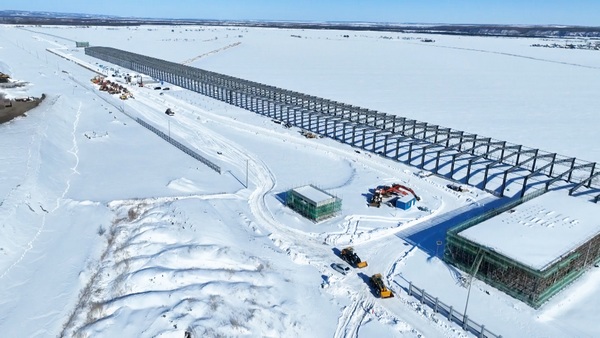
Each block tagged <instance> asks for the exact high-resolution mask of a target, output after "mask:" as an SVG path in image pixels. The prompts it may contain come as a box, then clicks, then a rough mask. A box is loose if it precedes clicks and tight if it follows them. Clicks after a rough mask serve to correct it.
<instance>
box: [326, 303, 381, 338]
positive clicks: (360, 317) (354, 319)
mask: <svg viewBox="0 0 600 338" xmlns="http://www.w3.org/2000/svg"><path fill="white" fill-rule="evenodd" d="M365 298H366V297H365V296H364V295H361V296H360V297H359V298H357V299H354V300H353V301H352V304H351V305H349V306H346V307H345V308H344V311H343V312H342V315H341V316H340V318H339V319H338V324H337V328H336V330H335V333H334V334H333V337H334V338H358V331H359V329H360V327H361V325H362V323H363V322H364V320H365V317H366V316H367V314H368V313H369V311H370V310H371V309H372V308H373V300H371V301H366V300H365Z"/></svg>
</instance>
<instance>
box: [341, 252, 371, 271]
mask: <svg viewBox="0 0 600 338" xmlns="http://www.w3.org/2000/svg"><path fill="white" fill-rule="evenodd" d="M340 257H341V258H342V259H343V260H344V261H346V263H348V264H350V265H351V266H352V267H355V268H359V269H361V268H364V267H366V266H367V265H369V264H367V262H366V261H361V260H360V257H358V255H357V254H356V253H355V252H354V248H352V247H347V248H345V249H343V250H342V252H341V253H340Z"/></svg>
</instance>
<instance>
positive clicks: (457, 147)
mask: <svg viewBox="0 0 600 338" xmlns="http://www.w3.org/2000/svg"><path fill="white" fill-rule="evenodd" d="M85 53H86V54H87V55H90V56H93V57H96V58H99V59H102V60H105V61H107V62H110V63H114V64H117V65H120V66H122V67H125V68H129V69H132V70H135V71H137V72H140V73H144V74H148V75H150V76H152V77H154V78H157V79H161V80H164V81H166V82H169V83H172V84H174V85H177V86H181V87H183V88H186V89H190V90H193V91H196V92H199V93H201V94H203V95H207V96H210V97H213V98H216V99H219V100H221V101H224V102H227V103H231V104H233V102H234V98H233V96H234V95H235V96H236V99H235V102H236V105H237V104H238V102H245V101H244V98H243V97H244V96H251V97H254V98H255V100H257V101H258V100H261V98H262V100H265V101H269V104H268V105H267V106H268V107H269V108H268V109H270V107H271V105H272V106H273V107H283V106H285V107H286V109H289V110H293V111H296V110H298V111H300V110H304V111H305V113H306V112H309V113H316V114H322V115H327V116H331V117H334V116H335V117H337V118H339V120H336V121H338V122H340V123H337V122H336V123H334V128H335V126H337V125H342V126H343V127H344V128H347V125H348V123H353V124H354V125H355V126H364V127H368V128H369V129H368V130H372V131H373V133H375V132H376V131H377V130H380V131H389V132H391V133H392V135H396V134H398V133H399V134H402V135H403V136H405V137H409V138H411V139H413V140H414V141H413V142H410V145H409V163H410V161H411V160H412V157H413V156H412V150H413V149H412V148H413V145H416V144H419V145H424V147H428V148H427V149H429V144H438V145H440V146H442V147H444V148H448V149H449V150H448V151H455V152H456V154H455V155H453V160H452V167H454V161H456V159H457V158H458V157H460V156H464V155H467V154H470V155H475V150H476V149H479V148H481V147H483V146H487V149H486V151H485V152H483V153H480V154H478V155H477V156H473V158H472V159H469V161H470V164H469V168H470V166H471V164H472V163H473V162H474V161H475V159H477V160H478V159H488V160H491V161H493V162H492V163H491V164H488V165H487V166H486V179H484V187H485V184H486V183H487V182H485V180H487V172H488V170H489V169H490V166H492V165H495V164H499V163H501V164H508V165H514V166H518V167H521V168H522V169H525V170H527V171H529V172H530V173H532V172H534V171H535V168H531V169H529V168H527V167H523V164H524V163H525V161H524V162H521V163H520V162H519V157H520V155H521V154H526V153H529V152H530V151H531V150H530V149H525V150H523V151H522V149H521V148H525V147H523V146H521V145H511V144H507V143H506V142H505V141H497V140H492V139H491V138H489V137H483V136H479V135H476V134H471V133H466V132H464V131H460V130H455V129H451V128H447V127H442V126H438V125H435V124H429V123H427V122H422V121H418V120H414V119H409V118H406V117H399V116H396V115H390V114H386V113H382V112H378V111H374V110H369V109H366V108H361V107H357V106H353V105H349V104H345V103H341V102H337V101H334V100H330V99H325V98H320V97H316V96H312V95H307V94H303V93H299V92H294V91H291V90H286V89H282V88H278V87H275V86H270V85H266V84H262V83H258V82H253V81H249V80H244V79H240V78H236V77H233V76H229V75H224V74H219V73H216V72H212V71H207V70H203V69H199V68H194V67H191V66H187V65H182V64H178V63H174V62H169V61H165V60H160V59H157V58H153V57H149V56H145V55H140V54H135V53H131V52H127V51H123V50H119V49H114V48H110V47H88V48H86V49H85ZM243 106H245V105H243ZM244 108H245V109H249V110H251V111H254V112H259V111H260V112H259V113H261V114H262V115H269V114H265V113H264V112H263V111H262V107H261V108H260V109H259V108H258V107H252V106H251V107H244ZM275 109H276V108H275ZM330 121H333V120H330ZM390 124H391V126H390ZM365 129H366V128H365ZM363 134H364V135H363V136H366V130H365V131H364V132H363ZM332 135H338V133H337V130H334V131H333V133H332ZM378 135H380V136H382V137H383V136H384V135H385V134H378ZM388 136H389V135H385V139H386V140H387V139H388ZM344 137H345V136H344ZM432 138H433V139H434V141H433V142H431V139H432ZM456 139H458V140H459V141H458V142H457V143H454V144H453V143H451V142H452V140H456ZM398 140H399V139H398ZM470 142H472V143H473V146H472V147H471V148H468V149H465V150H463V149H462V146H463V145H464V144H467V143H470ZM362 145H363V148H364V146H365V141H363V143H362ZM398 145H400V141H398ZM496 145H498V146H499V147H496ZM490 147H492V149H490ZM513 147H516V148H518V149H519V150H518V151H517V152H515V153H512V154H511V155H509V156H506V157H505V156H504V151H505V150H508V149H511V148H513ZM384 148H386V149H387V143H386V145H385V147H384ZM422 149H423V148H422ZM498 149H501V150H502V155H501V156H500V159H499V160H496V159H495V158H493V157H492V156H491V155H492V154H493V153H496V152H497V151H498ZM422 151H425V150H422ZM536 151H537V150H536ZM445 152H446V151H445V150H443V151H442V150H440V151H438V155H441V154H442V153H445ZM514 155H517V160H516V162H515V163H511V162H510V161H507V160H508V159H509V158H511V157H512V156H514ZM396 159H397V158H396ZM397 160H398V159H397ZM461 160H462V159H461ZM422 162H423V160H422V161H421V163H422ZM527 162H528V161H527ZM584 165H591V166H592V167H594V166H595V163H590V162H585V163H584ZM438 168H439V158H438V159H437V160H436V170H437V169H438ZM512 170H516V168H515V169H512ZM512 170H511V171H512ZM469 171H470V170H469ZM452 172H453V170H451V172H450V175H452ZM571 172H572V171H571ZM597 175H598V174H597V173H594V170H593V169H592V170H591V172H590V175H589V176H588V177H583V178H582V177H577V178H576V179H575V180H572V178H573V177H572V175H571V173H569V174H568V177H567V179H566V181H567V182H569V183H574V184H576V187H574V188H573V189H572V190H571V193H572V192H574V191H575V190H576V189H578V188H580V187H582V186H586V187H587V188H592V186H593V185H594V180H593V179H594V178H595V177H596V176H597ZM527 176H529V175H527ZM564 176H565V173H562V174H560V176H552V175H550V177H551V180H554V179H557V178H559V179H564ZM524 177H526V176H524ZM549 186H550V185H549V184H548V185H547V187H549ZM594 188H598V187H596V186H594Z"/></svg>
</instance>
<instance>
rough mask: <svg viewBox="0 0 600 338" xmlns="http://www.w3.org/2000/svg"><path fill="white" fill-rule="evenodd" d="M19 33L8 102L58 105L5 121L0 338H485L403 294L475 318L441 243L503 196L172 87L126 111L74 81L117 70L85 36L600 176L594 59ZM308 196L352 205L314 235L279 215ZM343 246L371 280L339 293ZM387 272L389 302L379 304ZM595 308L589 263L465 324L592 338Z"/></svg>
mask: <svg viewBox="0 0 600 338" xmlns="http://www.w3.org/2000/svg"><path fill="white" fill-rule="evenodd" d="M24 28H25V29H22V28H17V27H14V26H1V27H0V71H1V72H4V73H8V74H9V75H11V77H12V78H13V79H15V80H20V81H26V82H28V85H27V86H25V87H20V88H13V89H3V92H4V93H5V94H7V96H8V97H16V98H18V97H24V96H40V95H41V94H42V93H45V94H46V95H47V96H48V97H47V99H46V100H45V101H44V102H43V103H42V104H41V105H40V106H39V107H38V108H36V109H34V110H32V111H30V112H29V113H28V114H27V116H23V117H19V118H17V119H15V120H13V121H11V122H9V123H6V124H2V125H0V159H1V161H2V162H1V163H2V166H0V171H1V172H2V175H0V336H1V337H23V336H24V337H56V336H61V337H113V336H123V337H183V336H184V332H186V331H187V332H190V333H192V335H193V337H219V336H221V337H222V336H226V337H229V336H253V337H254V336H268V337H283V336H286V337H336V338H337V337H375V336H381V337H388V336H389V337H466V336H470V334H469V333H467V332H465V331H463V330H462V329H461V328H460V327H459V326H458V325H456V324H454V323H450V322H448V321H447V320H446V319H445V318H444V317H443V316H441V315H439V314H435V313H433V310H432V309H430V308H428V307H425V306H423V305H421V304H420V303H419V302H418V301H417V300H416V299H415V298H413V297H410V296H408V295H407V294H406V290H405V288H406V287H407V285H408V282H409V281H410V282H413V283H414V284H415V285H417V286H418V287H419V288H424V289H426V290H427V292H428V293H430V294H433V295H434V296H436V297H439V299H440V300H441V301H443V302H445V303H446V304H449V305H452V306H453V307H454V308H455V309H458V310H459V311H461V312H462V311H463V310H464V307H465V300H466V297H467V289H466V288H465V287H464V285H463V283H462V282H461V281H462V280H463V279H464V276H461V274H463V273H461V272H460V271H457V270H456V269H455V268H453V267H451V266H448V265H446V264H445V263H444V262H442V261H441V260H440V259H439V256H441V254H442V250H443V247H440V245H438V241H443V240H444V236H445V230H446V229H447V228H448V227H449V226H451V225H452V224H448V223H450V222H448V220H451V219H452V218H453V217H455V216H457V215H460V214H462V213H468V212H469V211H471V210H472V209H473V208H476V207H478V206H481V205H485V204H489V203H494V202H497V198H495V197H493V196H491V195H490V194H488V193H485V192H482V191H479V190H477V189H470V191H469V192H464V193H459V192H455V191H452V190H450V189H448V188H447V187H446V184H448V183H449V182H447V181H445V180H443V179H441V178H439V177H435V176H429V177H423V176H420V175H419V174H418V173H419V170H418V169H416V168H412V167H407V166H404V165H402V164H399V163H395V162H392V161H389V160H385V159H383V158H380V157H378V156H375V155H373V156H371V154H368V153H365V152H362V151H361V152H356V151H355V149H352V148H350V147H348V146H346V145H342V144H340V143H338V142H336V141H333V140H329V139H307V138H305V137H303V136H302V135H300V133H299V130H298V129H296V128H291V129H285V128H283V127H282V126H281V125H279V124H275V123H273V122H272V121H271V120H270V119H266V118H263V117H260V116H258V115H255V114H253V113H250V112H248V111H245V110H242V109H239V108H236V107H233V106H228V105H226V104H224V103H222V102H218V101H215V100H212V99H209V98H206V97H203V96H201V95H199V94H196V93H192V92H189V91H186V90H183V89H180V88H176V87H174V86H171V85H168V84H163V86H167V85H168V86H169V87H170V90H169V91H163V90H153V89H152V87H153V86H154V84H152V83H147V85H146V86H145V87H143V88H141V87H137V86H135V87H134V86H130V87H128V88H129V89H130V90H131V91H132V93H133V94H134V97H135V99H129V100H126V101H121V100H119V98H118V97H117V96H111V95H109V94H107V93H106V92H100V91H99V90H98V86H96V85H94V84H92V83H91V82H90V79H91V78H92V77H93V76H94V75H95V73H93V72H92V71H90V70H88V69H86V68H84V67H82V66H81V64H83V65H87V66H88V67H91V68H93V69H99V68H98V64H97V63H102V64H105V62H103V61H100V60H96V59H93V58H91V57H88V56H86V55H85V54H84V52H83V50H82V49H75V48H74V45H75V41H89V42H90V43H91V44H92V45H97V46H110V47H115V48H120V49H125V50H129V51H132V52H136V53H141V54H145V55H148V56H152V57H157V58H162V59H166V60H169V61H173V62H178V63H186V64H188V65H191V66H195V67H200V68H203V69H207V70H212V71H216V72H220V73H224V74H228V75H232V76H236V77H240V78H244V79H248V80H253V81H258V82H262V83H266V84H270V85H275V86H278V87H282V88H286V89H292V90H296V91H300V92H304V93H307V94H311V95H317V96H320V97H325V98H330V99H334V100H337V101H342V102H345V103H349V104H353V105H359V106H362V107H366V108H370V109H376V110H380V111H383V112H387V113H393V114H398V115H402V116H406V117H410V118H415V119H418V120H422V121H427V122H431V123H436V124H440V125H442V126H447V127H453V128H457V129H461V130H466V131H469V132H474V133H478V134H481V135H486V136H490V137H494V138H496V139H503V140H507V141H509V142H513V143H520V144H523V145H526V146H530V147H536V148H538V147H539V148H540V149H543V150H546V151H551V152H557V153H559V154H564V155H570V156H576V157H578V158H581V159H583V160H588V161H600V143H598V142H597V132H596V128H597V127H598V126H599V125H600V115H598V114H597V108H598V107H599V106H600V97H599V96H598V95H597V92H598V89H599V88H600V76H598V75H599V73H600V58H599V57H598V56H599V55H600V54H598V52H597V51H587V50H567V49H547V48H531V47H529V46H530V45H531V44H533V43H539V42H540V40H538V39H512V38H481V37H458V36H420V35H411V34H399V33H377V32H344V31H308V30H285V29H256V28H225V27H219V28H214V27H196V26H189V27H177V26H172V27H171V26H162V27H152V26H150V27H147V26H143V27H118V28H113V27H89V28H78V27H24ZM344 35H348V37H344ZM424 37H427V38H433V39H434V40H435V42H433V43H425V42H421V38H424ZM47 49H52V51H53V52H54V53H57V54H61V55H64V56H65V57H66V58H67V59H70V60H67V59H65V58H61V57H59V56H57V55H55V54H54V53H50V52H48V51H47ZM121 72H128V70H125V69H122V70H121ZM109 73H112V72H109ZM109 75H110V74H109ZM166 108H171V109H173V110H174V111H175V112H176V114H175V116H173V117H169V116H167V115H165V114H164V111H165V109H166ZM121 110H124V111H126V112H127V113H128V114H130V115H132V116H135V117H139V118H142V119H143V120H145V121H147V122H148V123H150V124H152V125H154V126H156V127H157V128H159V129H161V130H163V131H164V132H165V133H167V132H168V133H169V134H170V135H171V136H172V137H173V138H174V139H176V140H178V141H180V142H182V143H184V144H185V145H187V146H189V147H191V148H194V149H197V150H198V152H199V153H201V154H202V155H203V156H205V157H207V158H209V159H211V160H213V161H215V162H216V163H217V164H219V165H220V166H221V167H222V168H223V172H222V174H221V175H219V174H217V173H215V172H214V171H212V170H210V169H209V168H207V167H206V166H204V165H203V164H202V163H200V162H198V161H196V160H195V159H193V158H191V157H189V156H188V155H186V154H184V153H182V152H181V151H179V150H178V149H176V148H175V147H173V146H172V145H170V144H169V143H167V142H165V141H164V140H162V139H161V138H159V137H157V136H156V135H155V134H153V133H152V132H150V131H149V130H147V129H145V128H143V127H142V126H140V125H139V124H137V123H136V122H134V121H133V120H132V119H130V118H129V117H127V116H126V115H124V114H123V113H121ZM246 173H248V177H247V179H248V186H246V184H245V183H246ZM392 183H401V184H403V185H406V186H410V187H411V188H413V189H414V190H415V191H416V192H417V193H418V194H419V195H420V196H421V197H422V200H421V201H419V202H417V205H416V206H417V207H420V208H416V207H413V208H412V209H410V210H408V211H403V210H399V209H393V208H390V207H388V206H382V207H381V208H369V207H368V206H367V203H366V202H367V196H369V194H370V189H373V188H374V187H376V186H378V185H382V184H387V185H390V184H392ZM306 184H314V185H317V186H319V187H321V188H322V189H325V190H326V191H328V192H330V193H333V194H335V195H337V196H339V197H341V198H342V199H343V205H342V211H341V213H340V215H338V216H337V217H334V218H331V219H328V220H326V221H323V222H320V223H313V222H310V221H308V220H306V219H304V218H302V217H300V216H299V215H298V214H296V213H295V212H293V211H291V210H290V209H288V208H286V207H285V206H284V205H283V203H282V198H283V197H282V196H284V193H285V191H287V190H289V189H291V188H294V187H298V186H302V185H306ZM558 193H563V194H566V192H558ZM572 199H573V200H575V201H576V202H577V203H575V202H573V203H570V204H569V205H571V204H572V205H573V206H572V207H571V210H569V216H571V215H572V216H571V217H574V218H576V219H578V220H581V222H582V223H584V224H592V225H597V220H596V219H594V211H595V210H597V206H596V205H591V207H590V205H588V204H586V203H589V202H586V201H585V200H584V199H582V198H572ZM539 203H542V204H543V208H544V210H546V211H548V213H551V212H552V211H553V205H552V200H550V201H548V200H540V202H539ZM582 203H583V204H585V207H584V206H582ZM594 207H595V208H596V209H594ZM558 212H563V211H558ZM593 222H596V223H593ZM596 228H597V227H596ZM348 245H352V246H354V248H355V250H356V251H357V252H358V253H359V255H360V256H361V258H363V260H366V261H368V263H369V266H368V267H366V268H364V269H361V270H355V271H352V272H351V273H350V274H348V275H346V276H343V275H341V274H339V273H337V272H336V271H334V270H332V269H331V267H330V265H331V263H334V262H336V263H341V262H342V261H341V260H340V259H339V258H338V257H336V255H335V249H340V248H343V247H345V246H348ZM375 273H381V274H382V275H383V276H384V279H385V282H386V284H387V285H388V286H389V287H390V288H391V289H392V291H393V292H394V294H395V297H394V298H392V299H379V298H376V297H374V296H373V292H372V291H371V290H370V288H369V286H368V285H367V283H365V279H368V276H370V275H372V274H375ZM598 291H600V269H598V268H592V269H591V270H589V271H588V272H587V273H585V274H584V275H583V276H582V277H581V278H580V279H578V280H577V281H575V282H574V283H573V284H572V285H571V286H569V287H568V288H567V289H566V290H563V291H562V292H561V293H559V294H558V295H556V296H555V297H553V298H552V299H551V300H550V301H549V302H548V303H547V304H545V305H543V306H542V307H541V308H540V309H538V310H534V309H532V308H530V307H528V306H527V305H525V304H523V303H521V302H519V301H517V300H515V299H513V298H511V297H509V296H506V295H505V294H503V293H501V292H499V291H497V290H495V289H493V288H491V287H489V286H487V285H486V284H484V283H481V282H479V281H475V282H474V284H473V287H472V289H471V294H470V300H469V308H468V314H469V317H470V318H471V319H473V320H475V321H476V322H478V323H480V324H484V325H485V326H486V328H487V329H489V330H491V331H492V332H494V333H495V334H499V335H502V336H503V337H524V336H527V337H597V336H600V327H599V326H598V325H597V315H596V309H597V308H598V306H600V292H598Z"/></svg>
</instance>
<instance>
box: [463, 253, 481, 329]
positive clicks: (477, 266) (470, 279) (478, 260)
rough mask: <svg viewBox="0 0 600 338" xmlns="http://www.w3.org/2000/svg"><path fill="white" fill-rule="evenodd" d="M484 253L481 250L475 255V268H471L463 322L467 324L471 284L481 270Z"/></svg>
mask: <svg viewBox="0 0 600 338" xmlns="http://www.w3.org/2000/svg"><path fill="white" fill-rule="evenodd" d="M483 255H484V252H483V250H481V249H480V250H479V252H478V253H477V256H475V261H474V262H473V268H472V269H471V276H470V278H469V290H468V291H467V301H466V302H465V312H464V313H463V324H465V325H466V324H467V323H466V319H467V307H468V306H469V297H470V296H471V285H473V277H475V275H476V274H477V271H479V266H480V265H481V262H482V261H483Z"/></svg>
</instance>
